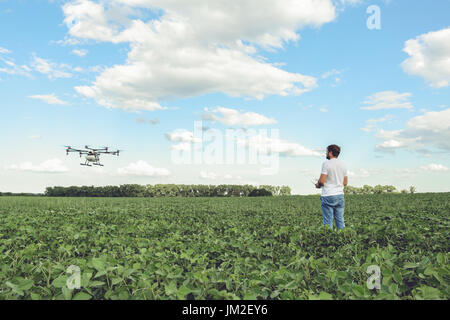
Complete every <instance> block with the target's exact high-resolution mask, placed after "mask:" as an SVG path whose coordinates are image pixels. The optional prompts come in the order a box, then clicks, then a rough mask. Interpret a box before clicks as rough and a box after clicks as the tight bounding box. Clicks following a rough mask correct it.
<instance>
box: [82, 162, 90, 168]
mask: <svg viewBox="0 0 450 320" xmlns="http://www.w3.org/2000/svg"><path fill="white" fill-rule="evenodd" d="M80 165H82V166H86V167H92V166H91V165H90V164H87V163H80Z"/></svg>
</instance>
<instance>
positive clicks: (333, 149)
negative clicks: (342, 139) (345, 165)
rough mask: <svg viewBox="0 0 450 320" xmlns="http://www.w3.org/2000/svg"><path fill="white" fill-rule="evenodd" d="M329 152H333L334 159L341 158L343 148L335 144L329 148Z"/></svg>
mask: <svg viewBox="0 0 450 320" xmlns="http://www.w3.org/2000/svg"><path fill="white" fill-rule="evenodd" d="M327 151H328V152H331V153H332V154H333V156H334V157H336V158H337V157H339V154H340V153H341V148H340V147H339V146H337V145H335V144H332V145H329V146H328V147H327Z"/></svg>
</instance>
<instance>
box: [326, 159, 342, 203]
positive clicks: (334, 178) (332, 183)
mask: <svg viewBox="0 0 450 320" xmlns="http://www.w3.org/2000/svg"><path fill="white" fill-rule="evenodd" d="M321 173H322V174H326V175H327V181H326V182H325V184H324V186H323V187H322V197H328V196H336V195H339V194H344V177H347V168H346V167H345V164H344V163H343V162H342V161H340V160H338V159H336V158H332V159H330V160H327V161H325V162H324V163H323V164H322V172H321Z"/></svg>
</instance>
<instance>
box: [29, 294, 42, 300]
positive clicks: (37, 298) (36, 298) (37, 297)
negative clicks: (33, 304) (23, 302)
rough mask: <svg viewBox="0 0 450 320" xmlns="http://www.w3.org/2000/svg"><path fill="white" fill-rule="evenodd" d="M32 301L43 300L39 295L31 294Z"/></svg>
mask: <svg viewBox="0 0 450 320" xmlns="http://www.w3.org/2000/svg"><path fill="white" fill-rule="evenodd" d="M30 295H31V300H41V296H40V295H38V294H37V293H33V292H32V293H31V294H30Z"/></svg>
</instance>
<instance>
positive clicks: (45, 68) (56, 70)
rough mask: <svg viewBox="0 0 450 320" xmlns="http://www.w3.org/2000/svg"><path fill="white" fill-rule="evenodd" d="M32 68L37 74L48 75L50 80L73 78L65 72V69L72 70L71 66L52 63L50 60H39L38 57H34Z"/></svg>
mask: <svg viewBox="0 0 450 320" xmlns="http://www.w3.org/2000/svg"><path fill="white" fill-rule="evenodd" d="M31 66H32V67H33V68H34V69H35V70H36V71H37V72H40V73H42V74H45V75H47V76H48V77H49V79H54V78H70V77H72V74H71V73H69V72H67V71H64V70H63V69H70V66H68V65H65V64H57V63H54V62H51V61H50V60H46V59H43V58H39V57H37V56H34V58H33V62H32V64H31Z"/></svg>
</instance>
